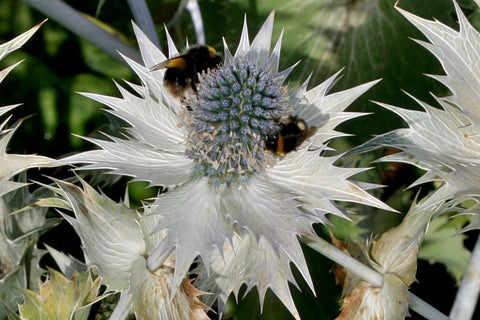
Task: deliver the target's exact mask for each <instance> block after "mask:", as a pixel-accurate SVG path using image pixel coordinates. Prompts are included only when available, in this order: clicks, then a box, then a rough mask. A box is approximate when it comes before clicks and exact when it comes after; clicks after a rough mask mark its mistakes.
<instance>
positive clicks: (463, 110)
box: [361, 2, 480, 206]
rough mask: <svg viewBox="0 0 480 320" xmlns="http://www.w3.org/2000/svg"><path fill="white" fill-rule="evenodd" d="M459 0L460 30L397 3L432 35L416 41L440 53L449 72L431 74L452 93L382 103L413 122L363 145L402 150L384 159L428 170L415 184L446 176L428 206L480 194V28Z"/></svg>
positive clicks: (420, 26)
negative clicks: (410, 102)
mask: <svg viewBox="0 0 480 320" xmlns="http://www.w3.org/2000/svg"><path fill="white" fill-rule="evenodd" d="M454 5H455V10H456V12H457V15H458V21H459V25H460V28H459V31H456V30H454V29H452V28H450V27H448V26H446V25H444V24H442V23H441V22H439V21H430V20H426V19H423V18H420V17H418V16H415V15H413V14H411V13H408V12H406V11H403V10H401V9H398V10H399V11H400V12H401V13H402V14H403V15H404V16H405V17H406V18H407V19H408V20H409V21H410V22H411V23H412V24H413V25H415V26H416V27H417V28H418V29H419V30H420V31H421V32H422V33H423V34H424V35H425V36H426V37H427V39H428V40H429V42H424V41H419V40H417V42H418V43H420V44H421V45H422V46H424V47H425V48H426V49H428V50H429V51H430V52H431V53H433V54H434V55H435V56H436V57H437V59H438V60H439V61H440V62H441V64H442V66H443V68H444V70H445V73H446V75H431V77H433V78H434V79H437V80H438V81H440V82H441V83H443V84H444V85H445V86H446V87H448V89H449V90H450V91H451V93H452V95H450V96H447V97H442V98H437V101H438V104H439V105H440V107H441V108H435V107H432V106H430V105H428V104H426V103H424V102H422V101H419V100H418V99H415V98H414V99H415V101H416V102H417V103H418V104H419V105H420V106H421V107H422V108H423V109H424V110H425V112H421V111H412V110H406V109H401V108H398V107H395V106H391V105H387V104H381V105H382V106H384V107H385V108H387V109H389V110H391V111H393V112H395V113H396V114H398V115H399V116H401V117H402V118H403V119H404V120H405V121H406V122H407V124H408V125H409V128H406V129H398V130H395V131H392V132H388V133H386V134H384V135H381V136H378V137H376V138H374V139H373V140H371V141H369V142H367V144H366V145H364V146H362V147H361V150H368V149H369V148H371V147H373V148H374V147H375V146H378V145H384V146H390V147H395V148H398V149H400V150H402V152H400V153H396V154H393V155H390V156H387V157H384V158H383V159H382V160H383V161H392V162H405V163H410V164H414V165H416V166H418V167H420V168H422V169H424V170H426V173H425V174H424V175H423V176H422V177H421V178H420V179H419V180H417V181H416V182H415V183H414V184H415V185H417V184H421V183H425V182H430V181H442V182H444V184H443V185H442V186H441V187H440V188H439V189H438V190H436V192H434V193H433V194H432V195H431V196H430V197H429V198H428V199H427V200H426V201H424V202H422V203H421V204H422V205H423V206H429V205H433V204H435V203H440V202H442V201H445V200H449V199H452V198H455V197H463V196H474V197H475V196H479V195H480V187H479V181H480V169H479V168H480V167H479V165H480V138H479V132H480V112H479V111H480V105H479V103H478V102H479V101H480V90H479V89H480V78H479V74H480V64H479V61H480V51H479V49H480V34H479V33H478V31H476V30H475V29H474V28H473V27H472V26H471V25H470V24H469V22H468V20H467V19H466V17H465V15H464V14H463V13H462V11H461V10H460V8H459V6H458V5H457V3H455V2H454Z"/></svg>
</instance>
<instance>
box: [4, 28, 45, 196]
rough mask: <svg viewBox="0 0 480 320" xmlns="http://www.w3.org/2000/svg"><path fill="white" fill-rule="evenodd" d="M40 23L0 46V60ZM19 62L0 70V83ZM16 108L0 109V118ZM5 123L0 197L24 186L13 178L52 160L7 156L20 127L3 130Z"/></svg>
mask: <svg viewBox="0 0 480 320" xmlns="http://www.w3.org/2000/svg"><path fill="white" fill-rule="evenodd" d="M42 23H43V22H42ZM42 23H39V24H37V25H36V26H35V27H33V28H31V29H30V30H28V31H26V32H24V33H22V34H21V35H19V36H17V37H16V38H14V39H12V40H10V41H8V42H6V43H4V44H1V45H0V60H2V59H3V58H4V57H6V56H7V55H8V54H9V53H11V52H13V51H15V50H17V49H19V48H21V47H22V46H23V45H24V44H25V42H27V41H28V39H30V37H31V36H33V34H34V33H35V32H36V31H37V30H38V28H40V26H41V25H42ZM20 62H21V61H20ZM20 62H17V63H15V64H14V65H12V66H10V67H8V68H5V69H3V70H1V71H0V82H2V81H3V79H5V77H6V76H7V75H8V74H9V73H10V71H12V70H13V68H15V67H16V66H17V65H18V64H19V63H20ZM18 106H19V105H18V104H17V105H11V106H4V107H0V117H1V116H3V115H4V114H6V113H7V112H8V111H10V110H12V109H14V108H16V107H18ZM7 121H8V119H7V120H5V121H3V122H2V123H0V196H2V195H4V194H6V193H8V192H10V191H13V190H15V189H17V188H20V187H22V186H24V185H26V184H25V183H20V182H15V181H10V179H11V178H12V177H13V176H15V175H16V174H18V173H20V172H22V171H24V170H27V169H29V168H33V167H37V166H40V165H46V164H47V163H49V162H51V161H52V159H49V158H47V157H42V156H34V155H20V154H8V153H7V145H8V142H9V141H10V139H11V138H12V136H13V134H14V133H15V130H16V129H17V128H18V126H19V125H20V122H18V123H17V124H16V125H15V126H14V127H13V128H10V129H5V126H6V124H7Z"/></svg>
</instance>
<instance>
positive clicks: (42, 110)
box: [0, 0, 480, 320]
mask: <svg viewBox="0 0 480 320" xmlns="http://www.w3.org/2000/svg"><path fill="white" fill-rule="evenodd" d="M395 1H396V0H291V1H280V0H258V1H256V0H248V1H247V0H221V1H206V0H199V4H200V7H201V11H202V17H203V19H204V25H205V32H206V36H207V43H208V44H211V45H212V46H214V47H215V48H217V49H218V50H219V51H220V52H221V51H222V47H223V45H222V37H224V38H225V39H226V41H227V43H228V44H229V45H230V49H231V50H232V51H234V50H235V48H236V47H235V46H236V44H237V43H238V39H239V38H240V32H241V29H242V25H243V19H244V14H246V16H247V20H248V26H249V30H250V35H251V39H252V38H253V35H254V34H255V33H256V32H257V31H258V29H259V27H260V26H261V24H262V23H263V22H264V20H265V18H266V16H267V15H268V14H269V13H270V12H271V11H272V10H275V15H276V18H275V31H274V41H276V39H277V37H278V36H279V34H280V32H281V30H282V29H284V37H283V46H282V59H281V66H280V69H284V68H286V67H288V66H290V65H292V64H293V63H295V62H297V61H298V60H301V63H300V64H299V65H298V66H297V67H296V68H295V70H294V72H293V73H292V75H291V76H290V85H291V86H298V85H299V84H301V83H302V82H303V81H304V80H305V79H306V78H307V77H308V76H309V75H310V74H311V80H310V86H313V85H316V84H318V83H320V82H321V81H323V80H325V79H327V78H328V77H329V76H331V75H332V74H334V73H335V72H337V71H338V70H340V69H342V68H344V69H343V77H342V78H341V79H340V81H338V83H337V85H336V86H335V87H334V88H333V91H338V90H342V89H346V88H350V87H353V86H356V85H359V84H362V83H364V82H368V81H372V80H375V79H379V78H382V81H381V82H380V83H379V84H377V85H376V86H375V87H374V88H373V89H371V90H370V91H369V92H367V94H365V95H364V96H362V97H361V98H360V99H359V100H358V101H356V102H355V103H354V104H353V105H352V106H351V107H350V109H349V110H350V111H364V112H371V113H372V114H371V115H369V116H366V117H361V118H360V119H356V120H353V121H349V122H348V123H347V124H345V125H343V126H342V127H341V128H340V130H341V131H344V132H348V133H353V134H355V136H353V137H350V138H348V139H342V140H340V141H334V142H333V144H332V146H334V147H335V148H337V149H338V150H340V151H345V150H347V149H348V148H350V147H351V146H354V145H358V144H359V143H361V142H363V141H366V140H367V139H369V138H370V137H371V136H372V135H373V134H378V133H382V132H386V131H388V130H392V129H394V128H398V127H400V126H402V125H403V124H402V122H401V120H400V119H399V118H398V117H396V116H395V115H393V114H392V113H390V112H388V111H386V110H383V109H381V108H380V107H378V106H376V105H375V104H374V103H372V102H371V101H370V100H371V99H373V100H376V101H382V102H386V103H389V104H393V105H397V106H401V107H404V108H417V106H416V105H415V103H414V102H413V101H412V99H410V98H409V97H408V96H407V95H406V94H404V93H403V92H402V90H405V91H406V92H408V93H410V94H412V95H414V96H415V97H418V98H420V99H422V100H425V101H427V102H430V103H432V104H434V99H433V98H432V97H431V95H430V93H429V92H434V93H435V94H437V95H445V94H447V92H446V89H445V88H443V87H441V86H440V85H439V84H438V83H437V82H435V81H434V80H432V79H430V78H428V77H426V76H425V75H424V74H441V73H442V69H441V65H440V64H439V63H438V62H437V61H436V60H435V59H434V58H433V56H431V55H430V54H429V53H427V51H426V50H425V49H423V48H422V47H421V46H419V45H418V44H416V43H414V41H412V40H411V39H409V38H415V39H422V36H421V35H420V33H419V32H418V31H417V30H416V29H414V28H413V27H412V26H411V25H410V24H409V23H408V22H407V21H406V20H405V19H404V18H403V17H402V16H401V15H400V14H399V13H398V12H397V11H396V10H395V9H394V3H395ZM65 2H67V3H68V4H69V5H71V6H72V7H74V8H75V9H77V10H79V11H81V12H83V13H85V14H88V15H90V16H92V17H96V19H98V20H99V21H102V22H103V23H105V24H107V25H108V26H109V27H110V28H112V30H114V32H115V34H116V35H117V36H118V37H119V38H121V39H122V40H123V41H125V42H126V43H128V44H129V45H131V46H135V45H136V44H135V38H134V36H133V31H132V28H131V22H130V21H131V19H132V16H131V13H130V11H129V8H128V5H127V3H126V1H120V0H106V1H104V2H103V3H102V5H101V6H100V7H99V1H98V0H83V1H74V0H68V1H65ZM148 4H149V8H150V10H151V12H152V15H153V18H154V21H155V24H156V26H157V31H158V35H159V37H160V39H161V43H162V48H163V49H164V50H165V49H166V44H165V32H164V30H163V24H165V25H166V26H167V28H168V29H169V31H170V32H171V34H172V37H173V39H174V41H175V43H176V44H177V46H178V47H179V48H181V47H182V44H183V43H185V38H186V37H188V39H189V41H190V43H194V42H195V35H194V32H193V27H192V24H191V20H190V16H189V14H188V12H187V11H178V8H179V2H178V1H171V0H165V1H159V0H155V1H154V0H149V1H148ZM460 4H461V6H462V9H463V10H464V12H465V13H466V14H467V16H468V17H469V18H470V19H471V22H472V23H473V24H474V25H475V24H477V26H478V22H479V17H480V15H479V11H478V8H477V7H476V5H475V4H474V3H473V1H470V0H464V1H460ZM398 6H399V7H401V8H403V9H405V10H407V11H410V12H412V13H414V14H416V15H419V16H422V17H424V18H427V19H432V18H436V19H438V20H440V21H442V22H443V23H445V24H447V25H450V26H452V27H455V28H456V16H455V13H454V9H453V4H452V2H451V1H450V0H428V1H425V0H403V1H400V2H399V3H398ZM44 18H45V16H44V15H42V14H41V13H39V12H36V11H35V10H33V9H31V8H30V7H29V6H28V5H27V4H25V3H23V2H22V1H12V0H0V42H1V43H3V42H6V41H8V40H9V39H12V38H13V37H15V36H16V35H18V34H20V33H21V32H23V31H25V30H27V29H29V28H30V27H32V26H33V25H35V24H36V23H38V22H40V21H42V20H43V19H44ZM21 59H26V61H24V62H23V63H22V64H21V65H20V66H18V67H17V68H15V69H14V70H13V72H12V73H11V74H10V75H9V76H8V77H7V78H6V79H5V80H4V81H3V82H2V84H1V86H0V105H9V104H16V103H20V102H21V103H23V104H24V105H23V106H22V107H20V108H17V109H16V110H15V113H14V114H15V116H14V117H15V118H16V119H20V118H23V117H28V118H27V119H25V121H24V122H23V124H22V126H21V127H20V129H19V130H18V132H17V133H16V134H15V136H14V139H13V140H12V143H11V144H10V151H9V152H11V153H20V154H23V153H25V154H26V153H36V154H41V155H45V156H49V157H55V158H58V157H61V156H64V155H66V154H69V153H72V152H78V151H81V150H87V149H89V148H91V147H92V146H91V145H89V144H88V143H87V142H85V141H83V140H82V139H80V138H78V137H76V136H75V135H81V136H96V135H98V132H99V131H102V132H108V133H113V134H115V133H118V131H119V130H120V128H121V126H122V124H121V123H118V122H117V121H116V120H113V119H110V118H109V117H108V116H107V115H106V113H104V112H102V108H103V106H101V105H100V104H98V103H97V102H94V101H91V100H89V99H87V98H84V97H82V96H81V95H79V94H78V92H94V93H100V94H105V95H118V91H117V89H116V88H115V84H114V82H113V81H112V79H114V80H116V81H117V82H120V83H121V82H122V79H125V80H128V81H132V82H136V81H137V80H136V78H135V76H134V75H133V73H132V72H131V71H130V70H129V69H128V68H127V67H126V66H125V64H123V63H121V62H119V61H118V60H115V59H113V58H112V57H109V56H107V55H106V54H105V53H103V52H101V51H100V50H99V49H97V48H95V47H94V46H92V45H91V44H89V43H88V42H87V41H85V40H83V39H80V38H78V37H76V36H75V35H74V34H72V33H71V32H70V31H68V30H66V29H65V28H64V27H63V26H61V25H59V24H58V23H56V22H55V21H53V20H50V21H48V22H47V23H45V24H44V25H43V26H42V28H41V29H40V31H39V32H38V33H37V34H36V35H35V36H34V37H33V38H32V39H31V40H30V41H29V42H28V43H27V44H26V45H25V47H24V48H23V49H22V50H19V51H17V52H15V53H13V54H11V55H10V56H8V57H7V58H6V59H4V60H3V61H2V62H1V65H0V68H1V69H3V68H4V67H6V66H9V65H11V64H13V63H14V62H16V61H19V60H21ZM379 156H381V154H380V153H377V154H375V155H369V156H363V157H352V159H349V161H351V163H353V165H357V164H358V165H363V166H370V165H371V164H370V163H369V162H370V161H371V160H373V159H375V158H376V157H379ZM382 170H387V169H386V167H385V165H384V166H379V167H377V168H375V170H372V171H370V172H368V173H367V174H365V175H364V176H362V177H360V178H361V179H363V180H365V181H368V182H376V183H381V182H382V178H381V177H382V175H381V173H382ZM51 174H52V175H55V176H57V177H58V175H65V176H68V175H69V173H68V172H52V173H51ZM419 174H421V173H420V172H418V171H416V170H413V169H409V170H407V171H402V175H403V176H402V177H401V178H402V179H397V180H399V181H393V182H392V184H393V187H392V188H393V189H385V190H389V191H388V193H389V195H388V196H385V194H386V193H387V191H378V194H377V196H378V197H382V199H383V200H385V201H387V202H388V203H389V204H390V205H392V206H393V207H395V208H397V209H398V210H399V211H401V212H403V213H405V212H406V211H407V209H408V206H409V205H410V203H411V201H412V199H413V197H414V195H415V193H414V192H403V193H402V192H401V191H402V189H403V188H404V187H405V186H406V185H408V183H411V182H412V181H414V180H415V177H417V176H418V175H419ZM37 175H38V173H37V172H33V173H30V172H29V178H31V179H36V178H38V179H42V177H40V176H37ZM121 181H122V182H125V180H124V179H122V180H121ZM105 190H106V191H107V193H108V194H109V195H110V196H112V197H113V198H114V199H115V198H116V199H118V198H120V197H123V192H124V184H122V183H118V182H117V183H116V184H113V185H111V186H110V187H109V188H105ZM426 190H428V188H427V189H426ZM426 190H425V189H424V190H423V191H424V192H425V191H426ZM130 192H131V194H132V195H133V197H134V198H135V199H138V200H140V199H144V198H147V197H148V196H149V195H152V194H153V192H154V191H152V190H146V189H145V185H144V184H135V185H133V186H131V188H130ZM362 210H363V209H362ZM365 210H367V209H365ZM357 211H358V210H357ZM371 211H372V209H368V211H365V212H359V213H360V214H365V215H366V214H368V219H364V220H363V221H362V223H361V224H360V226H361V228H359V227H351V226H350V225H345V224H343V225H342V224H340V225H337V227H336V229H334V231H335V232H336V233H337V236H338V234H340V236H347V235H350V236H351V237H354V238H355V237H357V236H358V234H360V233H361V231H366V232H365V233H364V234H366V235H367V236H368V235H369V234H370V233H369V232H370V231H371V232H373V233H374V234H378V233H380V232H382V231H384V230H385V229H387V228H389V227H390V226H391V225H394V224H396V223H398V222H399V220H400V218H401V215H398V214H392V213H385V212H374V213H372V212H371ZM445 223H446V222H445ZM63 227H65V228H66V226H63ZM438 228H441V227H440V226H439V227H438ZM325 231H326V230H325V229H321V230H319V232H321V233H325V234H326V232H325ZM444 233H445V236H444V237H441V239H440V240H439V239H436V240H432V241H436V244H437V246H438V241H444V240H445V239H446V238H449V239H450V240H451V236H452V233H453V232H444ZM65 234H70V236H71V234H72V232H70V233H69V232H63V233H62V232H61V231H60V232H59V233H58V234H54V235H53V236H50V237H47V238H46V240H45V241H46V242H47V243H48V244H50V245H51V246H53V247H55V248H57V249H59V248H58V247H59V245H60V242H62V245H64V246H66V247H67V248H70V251H71V252H73V253H74V254H75V253H76V254H77V255H79V248H75V249H73V246H78V240H77V239H74V237H72V239H71V242H69V241H70V239H65V238H64V237H66V235H65ZM59 237H62V239H61V240H60V239H59ZM437 238H438V236H437ZM75 241H77V242H75ZM454 241H456V242H455V245H453V246H452V248H450V249H449V251H448V253H447V254H445V256H447V257H450V259H446V258H445V259H444V260H446V262H445V261H444V263H445V265H446V266H447V268H448V266H449V265H448V261H449V260H451V261H452V263H454V264H455V267H456V268H459V269H460V270H461V268H462V265H465V263H466V259H467V258H468V255H467V258H465V255H463V256H462V255H461V254H459V253H458V252H460V251H461V250H464V249H463V238H460V237H459V238H457V240H454ZM65 242H66V243H71V245H70V247H68V245H67V244H65ZM430 244H431V242H430ZM440 247H441V246H440ZM429 248H430V250H435V249H431V248H432V247H429ZM433 248H435V247H433ZM60 249H63V250H65V248H60ZM65 251H68V250H65ZM305 253H306V255H307V260H308V262H309V266H310V269H311V272H312V277H313V278H314V282H315V286H316V297H315V296H314V295H313V294H312V293H311V292H310V291H309V289H308V287H307V286H306V285H305V284H304V283H302V282H301V283H300V287H301V290H302V293H300V292H298V291H296V290H295V289H294V290H293V291H294V296H295V300H296V303H297V307H298V309H299V311H300V314H301V316H302V319H332V318H334V317H335V316H336V314H338V308H339V305H338V299H339V297H340V293H341V288H340V287H339V286H336V285H335V283H334V279H333V275H332V274H331V273H329V270H330V269H331V267H332V263H331V262H330V261H328V260H327V259H325V258H323V257H318V255H317V254H314V253H312V252H310V251H309V250H308V249H305ZM425 255H426V257H427V258H428V259H433V260H431V261H433V262H435V259H434V258H432V257H435V251H434V252H433V254H432V253H431V252H430V253H429V252H427V253H426V254H425ZM452 255H453V256H452ZM457 255H458V256H457ZM458 264H460V266H458ZM422 266H423V264H421V265H420V267H422ZM424 267H425V268H428V267H429V266H428V265H427V264H425V266H424ZM435 268H438V265H437V266H436V267H435ZM442 268H443V267H440V271H441V272H440V273H441V275H440V276H441V277H443V278H442V279H444V281H443V282H442V281H438V284H439V285H440V286H442V285H443V286H444V287H441V289H440V290H445V295H443V298H445V299H446V300H445V301H447V302H445V301H443V300H437V301H436V300H434V296H435V295H436V292H437V291H436V289H435V288H432V287H430V288H428V291H429V292H430V294H429V296H428V297H426V296H425V295H424V293H421V294H419V295H420V296H421V297H422V298H424V299H425V300H427V301H428V302H431V303H432V304H433V305H434V306H435V307H437V308H439V309H440V310H441V311H444V312H447V313H448V310H449V307H450V304H451V301H452V297H453V294H454V290H453V286H452V285H453V284H454V280H452V279H451V278H450V276H449V275H447V274H446V272H445V269H442ZM420 271H421V270H420ZM449 271H450V272H451V273H452V274H453V275H454V276H455V277H456V278H457V280H458V276H459V275H458V274H459V272H460V271H457V273H455V272H453V271H452V270H449ZM300 278H301V277H298V279H299V280H300ZM425 281H426V282H424V283H420V285H419V286H422V285H424V284H425V283H429V282H428V280H425ZM430 285H431V286H433V284H430ZM415 286H417V285H415ZM414 290H415V288H414ZM419 290H421V289H419ZM414 292H415V291H414ZM430 295H431V297H430ZM257 300H258V299H257V297H256V294H255V293H251V294H249V295H248V296H247V297H246V299H244V300H242V302H241V303H240V305H239V306H238V307H235V306H234V304H233V303H232V305H231V306H229V307H228V308H227V316H229V317H233V318H235V319H280V320H281V319H291V316H290V314H289V313H288V311H287V310H286V309H285V308H284V307H283V306H282V305H281V303H280V302H278V301H277V300H276V299H275V298H274V295H273V294H269V295H267V302H266V303H265V306H264V308H263V315H260V308H259V307H258V302H257Z"/></svg>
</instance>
